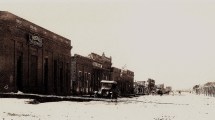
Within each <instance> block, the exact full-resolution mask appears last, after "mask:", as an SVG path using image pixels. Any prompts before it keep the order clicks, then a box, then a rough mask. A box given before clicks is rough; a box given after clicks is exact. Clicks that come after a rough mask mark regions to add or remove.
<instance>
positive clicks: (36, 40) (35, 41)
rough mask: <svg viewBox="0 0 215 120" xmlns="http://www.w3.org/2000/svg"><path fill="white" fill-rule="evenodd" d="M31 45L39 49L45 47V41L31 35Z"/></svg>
mask: <svg viewBox="0 0 215 120" xmlns="http://www.w3.org/2000/svg"><path fill="white" fill-rule="evenodd" d="M29 44H30V45H34V46H37V47H42V46H43V40H42V38H40V37H39V36H37V35H32V34H29Z"/></svg>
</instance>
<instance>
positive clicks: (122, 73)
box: [111, 67, 134, 95]
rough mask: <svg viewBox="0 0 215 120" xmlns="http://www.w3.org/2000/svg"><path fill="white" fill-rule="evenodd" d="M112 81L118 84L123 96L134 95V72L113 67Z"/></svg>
mask: <svg viewBox="0 0 215 120" xmlns="http://www.w3.org/2000/svg"><path fill="white" fill-rule="evenodd" d="M111 80H114V81H116V82H117V86H118V88H119V91H120V94H121V95H128V94H133V91H134V87H133V86H134V72H132V71H130V70H121V69H119V68H116V67H112V69H111Z"/></svg>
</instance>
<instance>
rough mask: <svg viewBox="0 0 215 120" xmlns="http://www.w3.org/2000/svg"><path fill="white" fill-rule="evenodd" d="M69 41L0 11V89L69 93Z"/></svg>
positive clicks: (2, 90)
mask: <svg viewBox="0 0 215 120" xmlns="http://www.w3.org/2000/svg"><path fill="white" fill-rule="evenodd" d="M71 49H72V46H71V41H70V40H68V39H66V38H64V37H62V36H60V35H57V34H55V33H53V32H51V31H49V30H46V29H44V28H42V27H40V26H38V25H36V24H34V23H31V22H29V21H27V20H24V19H23V18H20V17H18V16H16V15H13V14H11V13H9V12H5V11H0V92H17V91H22V92H27V93H37V94H38V93H39V94H55V95H68V94H70V72H71V70H70V66H71Z"/></svg>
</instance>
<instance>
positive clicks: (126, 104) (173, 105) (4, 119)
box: [0, 93, 215, 120]
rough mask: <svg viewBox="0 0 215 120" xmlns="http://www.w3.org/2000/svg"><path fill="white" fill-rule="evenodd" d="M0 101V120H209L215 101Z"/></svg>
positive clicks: (153, 98)
mask: <svg viewBox="0 0 215 120" xmlns="http://www.w3.org/2000/svg"><path fill="white" fill-rule="evenodd" d="M31 101H32V100H28V99H13V98H0V120H212V119H214V118H215V114H214V111H215V98H214V97H207V96H203V95H200V96H197V95H193V94H188V93H182V94H181V95H178V94H175V95H164V96H152V95H149V96H140V97H134V98H120V99H118V102H104V101H91V102H68V101H65V102H49V103H40V104H29V102H31Z"/></svg>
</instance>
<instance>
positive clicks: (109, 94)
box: [94, 80, 119, 99]
mask: <svg viewBox="0 0 215 120" xmlns="http://www.w3.org/2000/svg"><path fill="white" fill-rule="evenodd" d="M118 93H119V90H118V88H117V82H116V81H109V80H102V81H101V88H100V89H99V90H98V91H95V92H94V97H102V98H111V99H117V97H118Z"/></svg>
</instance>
